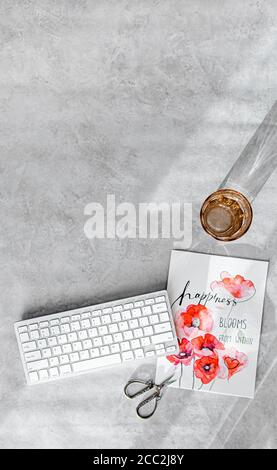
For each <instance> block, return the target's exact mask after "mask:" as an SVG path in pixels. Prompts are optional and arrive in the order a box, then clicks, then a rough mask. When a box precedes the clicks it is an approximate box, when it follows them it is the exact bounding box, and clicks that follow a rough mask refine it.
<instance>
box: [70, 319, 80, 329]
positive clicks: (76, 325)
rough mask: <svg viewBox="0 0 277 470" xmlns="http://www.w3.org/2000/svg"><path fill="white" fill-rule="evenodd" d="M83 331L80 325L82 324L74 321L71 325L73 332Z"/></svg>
mask: <svg viewBox="0 0 277 470" xmlns="http://www.w3.org/2000/svg"><path fill="white" fill-rule="evenodd" d="M80 329H81V325H80V322H78V321H73V322H72V323H71V331H78V330H80Z"/></svg>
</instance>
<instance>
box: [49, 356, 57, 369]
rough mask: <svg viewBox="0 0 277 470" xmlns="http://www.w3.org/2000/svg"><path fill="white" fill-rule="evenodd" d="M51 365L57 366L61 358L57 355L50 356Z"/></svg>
mask: <svg viewBox="0 0 277 470" xmlns="http://www.w3.org/2000/svg"><path fill="white" fill-rule="evenodd" d="M49 364H50V366H51V367H52V366H57V365H58V364H59V359H58V358H57V357H50V358H49Z"/></svg>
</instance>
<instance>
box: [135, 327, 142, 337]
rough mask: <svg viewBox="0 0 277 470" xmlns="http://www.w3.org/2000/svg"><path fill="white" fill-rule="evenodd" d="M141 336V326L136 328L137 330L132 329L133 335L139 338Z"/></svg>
mask: <svg viewBox="0 0 277 470" xmlns="http://www.w3.org/2000/svg"><path fill="white" fill-rule="evenodd" d="M142 336H143V331H142V328H138V329H137V330H134V337H135V338H141V337H142Z"/></svg>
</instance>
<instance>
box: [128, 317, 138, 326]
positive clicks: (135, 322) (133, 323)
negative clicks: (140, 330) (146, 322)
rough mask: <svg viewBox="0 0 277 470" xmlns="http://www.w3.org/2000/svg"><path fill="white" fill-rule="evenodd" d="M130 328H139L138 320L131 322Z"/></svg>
mask: <svg viewBox="0 0 277 470" xmlns="http://www.w3.org/2000/svg"><path fill="white" fill-rule="evenodd" d="M129 325H130V328H137V327H138V326H139V324H138V320H137V319H136V318H135V319H134V320H129Z"/></svg>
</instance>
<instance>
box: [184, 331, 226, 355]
mask: <svg viewBox="0 0 277 470" xmlns="http://www.w3.org/2000/svg"><path fill="white" fill-rule="evenodd" d="M191 343H192V345H193V348H194V353H195V355H196V356H198V357H202V356H211V355H214V354H216V350H224V349H225V346H224V344H223V343H220V341H218V339H217V338H216V337H215V336H213V335H211V334H209V333H208V334H206V335H205V336H198V337H197V338H194V339H193V340H192V341H191Z"/></svg>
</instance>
